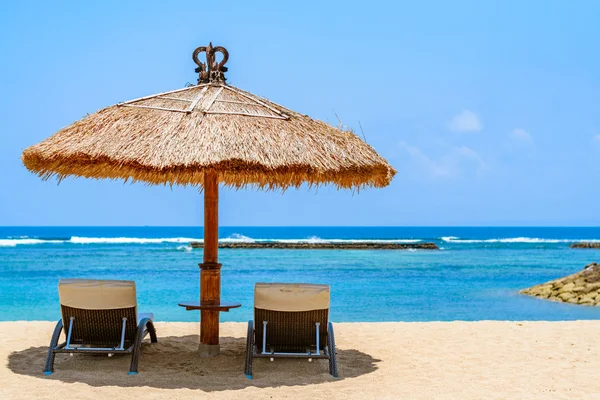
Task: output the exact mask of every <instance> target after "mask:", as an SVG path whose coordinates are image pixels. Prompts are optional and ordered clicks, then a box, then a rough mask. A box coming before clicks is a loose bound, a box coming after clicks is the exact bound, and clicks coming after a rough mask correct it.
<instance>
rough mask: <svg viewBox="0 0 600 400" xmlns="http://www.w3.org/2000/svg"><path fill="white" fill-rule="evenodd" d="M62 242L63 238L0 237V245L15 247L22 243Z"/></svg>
mask: <svg viewBox="0 0 600 400" xmlns="http://www.w3.org/2000/svg"><path fill="white" fill-rule="evenodd" d="M43 243H64V241H63V240H42V239H0V247H15V246H17V245H22V244H43Z"/></svg>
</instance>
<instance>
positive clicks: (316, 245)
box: [190, 242, 439, 250]
mask: <svg viewBox="0 0 600 400" xmlns="http://www.w3.org/2000/svg"><path fill="white" fill-rule="evenodd" d="M190 246H192V247H193V248H203V247H204V243H202V242H192V243H190ZM219 248H221V249H294V250H314V249H327V250H374V249H376V250H409V249H418V250H439V247H438V246H437V245H436V244H435V243H429V242H425V243H388V242H352V243H347V242H346V243H329V242H294V243H286V242H235V243H219Z"/></svg>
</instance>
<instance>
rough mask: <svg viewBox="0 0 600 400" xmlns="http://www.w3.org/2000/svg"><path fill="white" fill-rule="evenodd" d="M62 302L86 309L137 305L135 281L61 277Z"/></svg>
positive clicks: (59, 283)
mask: <svg viewBox="0 0 600 400" xmlns="http://www.w3.org/2000/svg"><path fill="white" fill-rule="evenodd" d="M58 297H59V298H60V304H62V305H64V306H67V307H73V308H82V309H85V310H114V309H116V308H130V307H137V300H136V295H135V282H134V281H111V280H97V279H96V280H94V279H61V280H60V281H59V282H58Z"/></svg>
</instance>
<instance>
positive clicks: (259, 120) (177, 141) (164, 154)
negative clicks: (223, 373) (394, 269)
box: [22, 44, 396, 356]
mask: <svg viewBox="0 0 600 400" xmlns="http://www.w3.org/2000/svg"><path fill="white" fill-rule="evenodd" d="M201 52H205V53H206V63H202V62H200V61H199V60H198V55H199V54H200V53H201ZM218 52H219V53H221V54H222V55H223V59H222V60H221V61H220V62H217V61H216V57H215V55H216V53H218ZM228 57H229V56H228V53H227V50H225V48H223V47H212V44H211V45H209V46H208V47H199V48H197V49H196V50H195V51H194V54H193V59H194V62H195V63H196V64H197V65H198V68H196V72H198V73H199V78H198V84H197V85H194V86H190V87H186V88H183V89H179V90H173V91H170V92H166V93H159V94H156V95H152V96H146V97H141V98H139V99H135V100H130V101H127V102H124V103H119V104H116V105H113V106H110V107H107V108H104V109H102V110H100V111H98V112H96V113H94V114H91V115H88V116H87V117H85V118H83V119H81V120H80V121H77V122H75V123H74V124H72V125H69V126H67V127H66V128H63V129H61V130H60V131H59V132H57V133H56V134H54V135H53V136H52V137H50V138H48V139H46V140H44V141H43V142H41V143H39V144H36V145H34V146H31V147H29V148H27V149H26V150H25V151H24V152H23V155H22V160H23V163H24V164H25V166H26V167H27V169H29V170H30V171H32V172H33V173H36V174H37V175H39V176H40V177H42V178H43V179H48V178H50V177H52V176H56V177H58V179H59V180H61V179H63V178H64V177H67V176H70V175H73V176H83V177H87V178H109V179H124V180H125V181H128V180H131V181H143V182H146V183H149V184H156V185H173V184H179V185H184V186H185V185H190V186H198V187H201V188H202V189H203V190H204V262H203V263H202V264H200V268H201V278H200V303H198V304H197V305H193V304H188V305H187V306H188V307H187V308H188V309H200V310H201V329H200V353H201V354H203V355H207V356H209V355H216V354H218V352H219V312H221V311H227V310H228V309H229V308H231V307H234V306H239V305H235V304H226V303H223V302H221V299H220V290H221V284H220V268H221V264H219V263H218V186H219V183H221V184H224V185H225V186H232V187H236V188H239V187H245V186H248V185H256V186H258V187H261V188H266V189H278V188H281V189H285V188H288V187H290V186H293V187H299V186H300V185H301V184H302V183H305V182H306V183H308V184H310V185H321V184H333V185H336V186H337V187H339V188H360V187H369V186H370V187H384V186H387V185H388V184H389V183H390V181H391V179H392V177H393V176H394V174H395V173H396V171H395V170H394V169H393V168H392V167H391V166H390V165H389V164H388V163H387V162H386V160H384V159H383V158H382V157H381V156H379V155H378V154H377V153H376V152H375V150H373V148H372V147H371V146H369V145H368V144H366V143H365V142H363V141H362V140H361V139H360V138H358V137H357V136H356V135H354V134H353V133H351V132H346V131H342V130H339V129H336V128H335V127H332V126H330V125H328V124H326V123H324V122H321V121H316V120H313V119H311V118H309V117H308V116H306V115H303V114H299V113H297V112H294V111H292V110H289V109H287V108H285V107H282V106H280V105H278V104H275V103H273V102H271V101H269V100H266V99H264V98H261V97H258V96H256V95H253V94H251V93H248V92H246V91H243V90H241V89H238V88H236V87H234V86H231V85H228V84H226V83H225V77H224V72H225V71H227V68H225V66H224V65H225V63H226V62H227V59H228Z"/></svg>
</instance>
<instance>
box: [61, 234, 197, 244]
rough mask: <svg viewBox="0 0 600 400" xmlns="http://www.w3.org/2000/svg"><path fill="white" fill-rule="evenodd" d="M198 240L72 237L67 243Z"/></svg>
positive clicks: (135, 242)
mask: <svg viewBox="0 0 600 400" xmlns="http://www.w3.org/2000/svg"><path fill="white" fill-rule="evenodd" d="M197 241H200V240H199V239H193V238H183V237H177V238H132V237H117V238H92V237H79V236H73V237H72V238H71V240H69V241H68V242H69V243H75V244H147V243H189V242H197Z"/></svg>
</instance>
